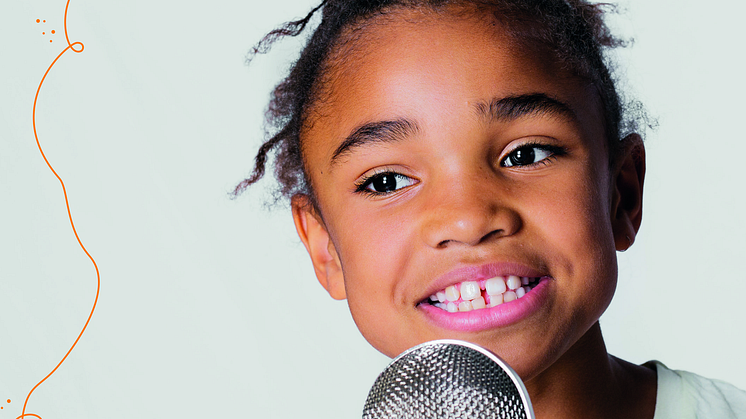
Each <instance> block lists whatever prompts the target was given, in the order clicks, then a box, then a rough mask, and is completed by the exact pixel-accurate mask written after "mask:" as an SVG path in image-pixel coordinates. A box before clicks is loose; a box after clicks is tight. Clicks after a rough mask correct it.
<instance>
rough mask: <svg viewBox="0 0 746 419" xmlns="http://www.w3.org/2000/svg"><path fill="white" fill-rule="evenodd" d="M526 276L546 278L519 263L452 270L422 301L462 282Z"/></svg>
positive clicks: (431, 288) (443, 276)
mask: <svg viewBox="0 0 746 419" xmlns="http://www.w3.org/2000/svg"><path fill="white" fill-rule="evenodd" d="M509 275H515V276H527V277H530V278H538V277H542V276H546V275H547V274H546V273H544V272H540V271H537V270H536V269H533V268H529V267H528V266H526V265H522V264H520V263H511V262H504V263H491V264H486V265H481V266H466V267H463V268H459V269H456V270H453V271H451V272H448V273H446V274H445V275H442V276H440V277H439V278H438V279H436V280H435V282H433V283H432V284H431V286H430V288H429V289H428V293H426V294H425V295H424V296H423V297H422V299H423V300H425V299H426V298H427V297H429V296H431V295H433V294H435V293H436V292H438V291H442V290H443V289H445V288H446V287H448V286H450V285H454V284H458V283H459V282H464V281H479V280H482V279H490V278H494V277H496V276H509Z"/></svg>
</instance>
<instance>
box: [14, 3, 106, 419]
mask: <svg viewBox="0 0 746 419" xmlns="http://www.w3.org/2000/svg"><path fill="white" fill-rule="evenodd" d="M69 6H70V0H67V4H66V5H65V20H64V26H65V40H67V47H65V49H64V50H62V52H60V53H59V55H57V57H56V58H55V59H54V61H52V64H50V65H49V68H47V71H46V72H45V73H44V76H43V77H42V78H41V82H39V87H38V88H37V89H36V96H34V108H33V112H32V122H33V126H34V138H35V139H36V145H37V147H39V153H41V156H42V157H43V158H44V162H46V163H47V167H49V170H51V171H52V173H54V176H55V177H57V180H59V181H60V185H62V192H63V194H64V195H65V206H66V207H67V216H68V218H69V219H70V227H72V229H73V233H74V234H75V238H76V239H77V240H78V244H79V245H80V248H81V249H83V252H85V254H86V255H87V256H88V258H89V259H90V260H91V262H92V263H93V267H94V268H96V281H97V284H96V298H95V299H94V300H93V307H92V308H91V312H90V314H89V315H88V319H86V321H85V325H84V326H83V329H82V330H81V331H80V333H79V334H78V337H77V338H76V339H75V342H74V343H73V344H72V346H71V347H70V349H68V350H67V353H65V356H63V357H62V359H61V360H60V362H58V363H57V365H56V366H55V367H54V369H53V370H52V371H51V372H50V373H49V374H47V375H46V377H44V378H42V379H41V381H39V382H38V383H37V384H36V385H35V386H34V388H32V389H31V391H29V393H28V395H27V396H26V401H24V402H23V410H22V411H21V416H18V417H17V418H16V419H22V418H25V417H35V418H38V419H42V418H41V416H39V415H37V414H34V413H26V406H27V405H28V401H29V399H30V398H31V394H33V393H34V391H35V390H36V389H37V388H38V387H39V386H40V385H41V384H42V383H43V382H44V381H46V380H47V378H49V377H51V376H52V374H54V373H55V371H57V369H58V368H59V367H60V365H62V363H63V362H65V360H66V359H67V357H68V355H70V352H72V351H73V349H74V348H75V346H76V345H77V344H78V341H80V338H81V336H83V333H84V332H85V330H86V329H87V328H88V324H89V323H90V321H91V318H92V317H93V312H94V311H96V304H97V303H98V295H99V292H100V291H101V274H100V272H99V270H98V265H97V264H96V261H95V260H93V257H92V256H91V254H90V253H88V250H86V248H85V246H83V242H82V241H80V237H79V236H78V231H77V229H76V228H75V223H74V222H73V215H72V212H71V211H70V202H69V201H68V198H67V188H65V182H63V181H62V178H61V177H60V175H58V174H57V172H56V171H55V170H54V168H53V167H52V165H51V164H50V163H49V160H47V156H46V155H45V154H44V150H42V148H41V143H40V142H39V135H38V134H37V131H36V103H37V102H38V101H39V92H41V86H42V85H43V84H44V80H45V79H46V78H47V75H48V74H49V71H50V70H52V67H54V64H55V63H56V62H57V60H59V59H60V57H62V55H63V54H65V53H66V52H67V51H68V50H73V51H75V52H77V53H80V52H83V49H84V48H85V46H84V45H83V44H82V43H80V42H75V43H72V44H71V43H70V38H69V37H68V35H67V9H68V7H69ZM78 48H80V49H78Z"/></svg>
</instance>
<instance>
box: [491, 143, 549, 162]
mask: <svg viewBox="0 0 746 419" xmlns="http://www.w3.org/2000/svg"><path fill="white" fill-rule="evenodd" d="M562 153H563V149H562V148H561V147H556V146H552V145H547V144H524V145H522V146H520V147H517V148H516V149H514V150H513V151H511V152H510V153H509V154H508V155H507V156H505V158H503V159H502V161H500V166H502V167H520V166H531V165H534V164H537V163H541V162H545V161H547V159H550V158H552V157H555V156H558V155H561V154H562Z"/></svg>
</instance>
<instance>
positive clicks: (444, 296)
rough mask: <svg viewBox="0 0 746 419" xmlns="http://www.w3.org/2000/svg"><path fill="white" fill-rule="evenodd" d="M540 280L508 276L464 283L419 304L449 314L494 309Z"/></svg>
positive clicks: (442, 291)
mask: <svg viewBox="0 0 746 419" xmlns="http://www.w3.org/2000/svg"><path fill="white" fill-rule="evenodd" d="M542 278H543V277H526V276H524V277H520V276H512V275H511V276H497V277H494V278H490V279H482V280H479V281H464V282H460V283H458V284H454V285H451V286H449V287H446V288H445V289H444V290H441V291H438V292H437V293H435V294H433V295H431V296H430V298H428V299H427V300H425V301H423V302H422V303H421V304H430V305H432V306H435V307H438V308H440V309H442V310H445V311H448V312H451V313H456V312H466V311H472V310H479V309H483V308H488V307H495V306H498V305H500V304H503V303H508V302H511V301H513V300H517V299H519V298H521V297H523V296H524V295H526V294H527V293H528V292H530V291H531V290H532V289H533V288H534V287H535V286H536V285H538V284H539V282H540V281H541V279H542Z"/></svg>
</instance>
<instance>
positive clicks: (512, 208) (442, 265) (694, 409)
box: [237, 0, 746, 419]
mask: <svg viewBox="0 0 746 419" xmlns="http://www.w3.org/2000/svg"><path fill="white" fill-rule="evenodd" d="M322 6H323V18H322V21H321V23H320V25H319V27H318V28H317V29H316V31H315V32H314V34H313V36H312V37H311V39H310V40H309V42H308V44H307V46H306V48H305V50H304V51H303V53H302V55H301V57H300V58H299V60H298V61H297V62H296V64H295V66H294V67H293V69H292V71H291V73H290V75H289V76H288V78H287V79H286V80H285V81H284V82H283V83H281V84H280V85H279V86H278V87H277V89H276V91H275V93H274V96H273V100H272V102H271V104H270V111H269V114H270V116H271V118H272V121H271V122H273V123H275V124H276V126H277V127H278V130H277V132H276V134H275V135H274V136H273V137H272V138H270V139H269V140H268V141H267V142H266V143H265V144H264V146H263V147H262V148H261V150H260V152H259V155H258V156H257V165H256V167H255V172H254V174H253V176H252V177H251V178H249V179H247V180H245V181H244V182H243V183H242V184H241V185H239V187H238V188H237V192H240V191H241V190H243V189H244V188H245V187H247V186H248V185H250V184H252V183H254V182H256V181H257V180H258V179H259V178H261V177H262V175H263V173H264V165H265V160H266V158H267V155H268V153H270V152H271V151H273V150H274V151H276V153H277V154H276V160H275V164H276V172H277V177H278V179H279V181H280V183H281V186H282V192H283V193H284V194H285V196H287V197H289V198H290V199H291V203H292V213H293V218H294V220H295V225H296V228H297V231H298V234H299V236H300V238H301V240H302V241H303V243H304V245H305V247H306V249H307V250H308V253H309V255H310V257H311V261H312V263H313V266H314V269H315V273H316V276H317V278H318V279H319V281H320V283H321V285H322V286H324V288H325V289H326V290H327V291H328V292H329V294H330V295H331V296H332V297H333V298H335V299H347V302H348V304H349V308H350V311H351V313H352V316H353V318H354V320H355V323H356V324H357V326H358V328H359V329H360V331H361V333H362V334H363V336H364V337H365V338H366V339H367V341H368V342H370V344H371V345H373V346H374V347H375V348H376V349H378V350H379V351H381V352H382V353H384V354H386V355H388V356H390V357H394V356H396V355H398V354H399V353H401V352H402V351H404V350H406V349H407V348H410V347H412V346H414V345H417V344H419V343H423V342H426V341H429V340H433V339H443V338H452V339H463V340H466V341H469V342H473V343H476V344H478V345H481V346H483V347H485V348H488V349H490V350H491V351H492V352H494V353H496V354H497V355H499V356H500V357H501V358H503V359H504V360H505V361H506V362H507V363H508V364H510V365H511V366H512V367H513V368H514V369H515V370H516V371H517V372H518V373H519V375H520V376H521V377H522V379H523V380H524V382H525V384H526V387H527V389H528V390H529V394H530V396H531V400H532V403H533V405H534V410H535V411H536V416H537V417H538V418H585V417H588V418H653V417H655V418H657V419H662V418H668V417H672V418H673V417H676V418H680V417H697V416H695V415H700V416H698V417H719V418H721V417H746V395H744V393H743V392H741V391H740V390H737V389H735V388H733V387H731V386H728V385H727V384H723V383H719V382H715V381H711V380H706V379H703V378H701V377H698V376H695V375H693V374H688V373H680V372H672V371H670V370H668V369H666V368H665V367H664V366H663V365H662V364H659V363H658V364H656V363H648V364H644V365H641V366H638V365H633V364H630V363H628V362H625V361H623V360H621V359H618V358H615V357H613V356H611V355H609V354H608V353H607V351H606V347H605V345H604V341H603V337H602V334H601V330H600V327H599V324H598V319H599V317H600V316H601V314H602V313H603V312H604V310H605V309H606V308H607V307H608V305H609V303H610V301H611V299H612V296H613V294H614V290H615V287H616V280H617V260H616V251H623V250H626V249H627V248H628V247H629V246H631V245H632V243H633V242H634V239H635V235H636V233H637V231H638V229H639V227H640V223H641V217H642V188H643V179H644V175H645V152H644V147H643V144H642V139H641V138H640V136H639V135H637V134H635V133H633V132H625V131H624V129H625V127H629V126H634V123H633V121H630V119H634V117H635V115H625V113H624V112H623V109H624V107H623V106H622V104H621V103H620V99H619V95H618V93H617V91H616V89H615V85H614V81H613V78H612V76H611V74H610V72H609V69H608V68H607V65H606V64H605V60H604V56H603V52H604V50H605V49H606V48H608V47H613V46H616V45H618V44H619V42H618V41H617V40H616V39H614V38H613V37H612V36H611V35H610V34H609V32H608V30H607V28H606V27H605V26H604V24H603V22H602V20H601V15H602V8H601V7H600V6H596V5H589V4H587V3H585V2H582V1H577V0H575V1H561V0H556V1H551V0H545V1H538V0H537V1H500V0H491V1H490V0H483V1H478V0H454V1H424V0H423V1H418V0H404V1H395V0H391V1H373V0H370V1H338V0H333V1H326V2H324V3H323V4H322ZM322 6H320V7H319V8H321V7H322ZM319 8H317V9H316V10H314V12H312V13H311V14H310V15H309V16H307V17H306V19H303V20H301V21H298V22H291V23H289V24H287V25H286V26H285V27H283V28H281V29H280V30H277V31H275V32H273V33H271V34H270V35H268V37H267V38H265V42H264V43H263V44H260V45H259V50H262V49H263V48H265V47H266V46H267V45H268V43H271V42H272V40H274V39H276V38H277V37H279V36H282V35H293V36H295V35H298V34H299V33H300V32H301V31H302V30H303V29H304V27H305V26H306V24H307V23H308V22H309V20H310V18H311V16H312V15H313V14H314V13H315V12H316V11H317V10H319ZM625 118H626V119H625ZM677 409H678V410H677ZM738 415H743V416H738Z"/></svg>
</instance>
